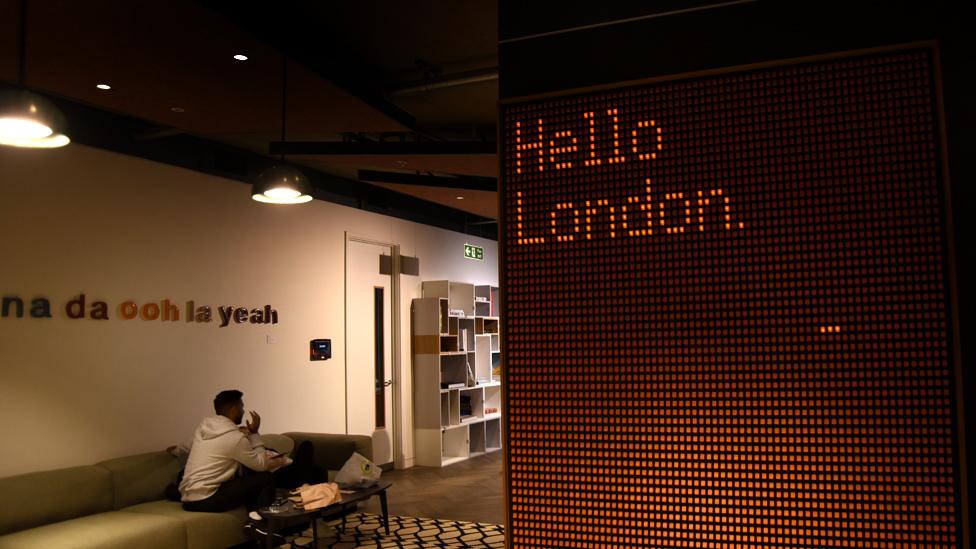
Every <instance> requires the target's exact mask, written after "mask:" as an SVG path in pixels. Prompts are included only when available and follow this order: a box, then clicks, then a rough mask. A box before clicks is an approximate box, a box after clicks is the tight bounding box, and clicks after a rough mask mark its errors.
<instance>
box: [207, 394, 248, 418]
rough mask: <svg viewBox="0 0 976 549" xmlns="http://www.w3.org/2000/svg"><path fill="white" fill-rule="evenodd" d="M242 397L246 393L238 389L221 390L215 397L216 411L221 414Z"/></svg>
mask: <svg viewBox="0 0 976 549" xmlns="http://www.w3.org/2000/svg"><path fill="white" fill-rule="evenodd" d="M242 398H244V393H242V392H240V391H238V390H237V389H230V390H228V391H221V392H219V393H217V396H215V397H214V411H215V412H217V413H218V414H219V413H221V412H223V411H224V410H226V409H227V407H228V406H233V405H235V404H237V403H238V402H239V401H240V400H241V399H242Z"/></svg>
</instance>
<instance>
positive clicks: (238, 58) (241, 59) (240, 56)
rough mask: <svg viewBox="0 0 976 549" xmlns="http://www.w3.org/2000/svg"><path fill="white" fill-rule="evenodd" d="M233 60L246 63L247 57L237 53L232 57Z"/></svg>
mask: <svg viewBox="0 0 976 549" xmlns="http://www.w3.org/2000/svg"><path fill="white" fill-rule="evenodd" d="M234 59H237V60H238V61H247V56H246V55H244V54H242V53H239V54H237V55H235V56H234Z"/></svg>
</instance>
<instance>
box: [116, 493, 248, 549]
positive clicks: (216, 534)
mask: <svg viewBox="0 0 976 549" xmlns="http://www.w3.org/2000/svg"><path fill="white" fill-rule="evenodd" d="M121 512H123V513H144V514H149V515H159V516H164V517H170V518H174V519H178V520H180V521H181V522H182V523H183V526H184V528H185V529H186V547H187V549H207V548H212V547H230V546H232V545H237V544H239V543H244V542H245V541H247V537H246V536H245V535H244V524H245V523H246V522H247V510H246V509H244V507H238V508H237V509H233V510H231V511H227V512H226V513H191V512H189V511H184V510H183V506H182V504H180V503H177V502H174V501H150V502H149V503H140V504H139V505H133V506H132V507H126V508H124V509H122V511H121Z"/></svg>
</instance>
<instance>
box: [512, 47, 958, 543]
mask: <svg viewBox="0 0 976 549" xmlns="http://www.w3.org/2000/svg"><path fill="white" fill-rule="evenodd" d="M932 55H933V54H932V52H931V51H930V50H928V49H926V48H921V49H901V50H889V51H886V52H873V53H863V54H858V55H854V54H851V55H846V56H841V57H832V58H829V59H819V60H812V61H811V60H808V61H805V62H797V63H792V64H779V65H771V66H766V67H760V68H752V69H747V70H739V71H734V72H725V73H721V74H711V75H705V76H697V77H694V78H684V79H674V80H658V81H656V82H649V83H640V84H631V85H628V86H625V87H617V88H609V89H601V90H596V91H587V92H581V93H576V94H561V95H557V96H550V97H543V98H532V99H529V100H520V101H513V102H511V103H507V104H505V105H503V109H502V132H503V136H502V167H501V169H502V198H501V200H502V208H503V223H502V231H503V235H502V237H503V265H502V268H503V272H502V280H503V284H504V288H503V291H504V306H505V308H504V311H503V313H504V315H505V346H506V348H505V357H506V360H505V363H504V380H505V384H506V406H507V407H506V413H507V421H508V428H507V433H506V444H507V454H506V455H507V458H506V459H507V469H506V475H507V481H508V483H509V491H508V505H509V508H508V513H509V529H508V531H507V535H508V538H509V540H508V542H509V543H510V546H511V547H514V548H542V547H552V548H560V549H565V548H594V549H606V548H608V547H686V548H715V549H727V548H730V547H791V548H792V547H831V548H833V547H871V548H894V547H915V548H948V547H957V546H959V544H960V532H961V530H960V521H961V514H960V513H961V511H960V501H959V485H958V478H959V476H958V474H959V472H958V466H957V459H956V457H955V453H954V443H955V440H956V436H955V432H956V425H957V424H956V422H955V419H954V418H955V412H954V410H955V401H954V398H953V391H954V383H955V382H954V366H953V365H954V355H953V353H952V350H951V349H952V344H951V338H952V335H951V334H952V330H951V320H950V311H949V307H950V297H949V296H950V287H949V280H948V274H947V273H948V268H947V265H948V259H947V258H948V249H947V244H946V242H947V241H946V220H945V217H944V212H945V207H946V200H947V196H946V191H945V188H944V183H943V182H944V176H943V173H942V168H941V158H942V151H941V145H940V140H939V135H940V128H939V123H938V115H937V113H938V105H937V99H936V98H937V96H936V91H935V90H936V87H935V75H934V71H935V69H934V61H933V57H932Z"/></svg>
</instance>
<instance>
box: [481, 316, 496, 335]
mask: <svg viewBox="0 0 976 549" xmlns="http://www.w3.org/2000/svg"><path fill="white" fill-rule="evenodd" d="M483 322H484V332H483V333H486V334H497V333H498V319H497V318H491V317H489V318H485V319H483Z"/></svg>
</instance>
